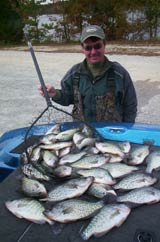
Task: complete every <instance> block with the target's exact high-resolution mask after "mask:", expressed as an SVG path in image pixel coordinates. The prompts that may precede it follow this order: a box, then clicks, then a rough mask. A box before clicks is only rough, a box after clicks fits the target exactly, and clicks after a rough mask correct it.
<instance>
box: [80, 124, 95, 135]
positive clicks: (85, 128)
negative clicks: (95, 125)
mask: <svg viewBox="0 0 160 242" xmlns="http://www.w3.org/2000/svg"><path fill="white" fill-rule="evenodd" d="M81 132H82V134H84V135H85V136H86V137H93V133H94V132H93V129H92V128H90V127H89V126H87V125H85V124H84V125H83V127H82V128H81Z"/></svg>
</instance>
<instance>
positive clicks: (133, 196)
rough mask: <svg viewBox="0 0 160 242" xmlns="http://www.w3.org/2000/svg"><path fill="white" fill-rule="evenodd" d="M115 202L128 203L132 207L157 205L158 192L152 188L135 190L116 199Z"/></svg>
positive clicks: (158, 199)
mask: <svg viewBox="0 0 160 242" xmlns="http://www.w3.org/2000/svg"><path fill="white" fill-rule="evenodd" d="M117 202H121V203H129V204H130V205H131V204H132V205H133V206H137V205H143V204H154V203H158V202H160V190H159V189H157V188H154V187H152V186H150V187H142V188H137V189H134V190H132V191H130V192H127V193H125V194H124V195H121V196H119V197H117Z"/></svg>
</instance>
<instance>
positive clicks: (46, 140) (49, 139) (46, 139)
mask: <svg viewBox="0 0 160 242" xmlns="http://www.w3.org/2000/svg"><path fill="white" fill-rule="evenodd" d="M55 142H56V134H52V133H51V134H47V135H44V136H43V137H42V138H40V143H42V144H46V145H47V144H52V143H55Z"/></svg>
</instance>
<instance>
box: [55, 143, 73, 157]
mask: <svg viewBox="0 0 160 242" xmlns="http://www.w3.org/2000/svg"><path fill="white" fill-rule="evenodd" d="M71 148H72V147H71V146H69V147H65V148H62V149H60V150H59V151H58V157H59V158H62V157H63V156H65V155H68V154H69V153H70V151H71Z"/></svg>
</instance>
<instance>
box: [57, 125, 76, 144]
mask: <svg viewBox="0 0 160 242" xmlns="http://www.w3.org/2000/svg"><path fill="white" fill-rule="evenodd" d="M78 130H79V129H77V128H76V129H68V130H65V131H62V132H60V133H58V134H57V136H56V140H57V141H70V140H71V139H72V138H73V135H74V134H75V133H76V132H77V131H78Z"/></svg>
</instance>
